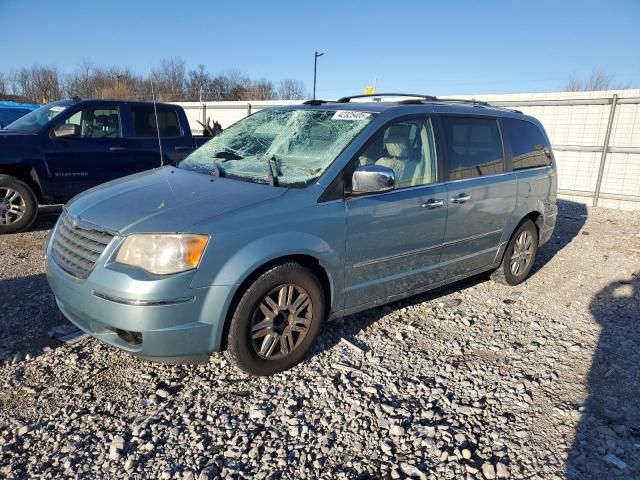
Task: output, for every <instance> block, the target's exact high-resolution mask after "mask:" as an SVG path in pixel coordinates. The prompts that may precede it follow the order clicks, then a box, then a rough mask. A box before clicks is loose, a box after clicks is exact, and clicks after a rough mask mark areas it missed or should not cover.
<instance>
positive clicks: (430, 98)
mask: <svg viewBox="0 0 640 480" xmlns="http://www.w3.org/2000/svg"><path fill="white" fill-rule="evenodd" d="M374 97H375V98H377V97H416V98H421V99H423V100H428V101H432V102H433V101H436V100H437V98H436V97H434V96H433V95H414V94H411V93H374V94H365V95H351V96H350V97H342V98H339V99H338V100H337V101H338V102H339V103H347V102H350V101H351V100H353V99H354V98H374Z"/></svg>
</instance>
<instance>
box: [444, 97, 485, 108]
mask: <svg viewBox="0 0 640 480" xmlns="http://www.w3.org/2000/svg"><path fill="white" fill-rule="evenodd" d="M437 100H438V102H451V103H470V104H472V105H482V106H483V107H493V105H491V104H490V103H489V102H483V101H481V100H476V99H475V98H472V99H471V100H469V99H467V98H438V99H437Z"/></svg>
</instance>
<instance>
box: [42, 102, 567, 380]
mask: <svg viewBox="0 0 640 480" xmlns="http://www.w3.org/2000/svg"><path fill="white" fill-rule="evenodd" d="M376 96H379V95H376ZM410 97H415V96H410ZM352 98H353V97H345V98H343V99H340V100H338V101H320V100H313V101H309V102H306V103H305V104H303V105H296V106H287V107H281V108H274V109H264V110H261V111H259V112H258V113H255V114H254V115H251V116H249V117H247V118H245V119H243V120H241V121H239V122H237V123H235V124H233V125H231V126H230V127H229V128H228V129H226V130H225V131H224V132H222V133H221V134H220V135H219V136H216V137H215V138H214V139H213V140H211V141H210V142H209V143H207V144H206V145H204V146H203V147H202V148H199V149H198V150H196V151H195V152H193V153H192V154H191V155H190V156H189V157H187V158H186V159H185V160H183V161H182V162H180V164H179V165H178V166H177V167H173V166H168V167H165V168H162V169H155V170H153V171H149V172H144V173H140V174H138V175H135V176H132V177H129V178H126V179H120V180H116V181H113V182H110V183H108V184H106V185H102V186H100V187H98V188H96V189H94V190H92V191H91V192H85V193H83V194H81V195H79V196H77V197H76V198H74V199H73V201H71V202H70V203H69V204H68V205H67V206H66V207H65V209H64V212H63V214H62V216H61V217H60V220H59V221H58V223H57V225H56V227H55V228H54V229H53V231H52V232H51V234H50V236H49V240H48V241H47V242H46V253H45V254H46V258H47V260H46V274H47V277H48V280H49V284H50V285H51V288H52V290H53V293H54V294H55V297H56V301H57V304H58V307H59V308H60V310H61V311H62V313H63V314H64V315H65V316H66V317H67V318H68V319H69V320H70V321H71V322H73V323H74V324H75V325H77V326H78V327H79V328H81V329H83V330H84V331H86V332H88V333H90V334H91V335H93V336H94V337H96V338H98V339H100V340H101V341H103V342H106V343H108V344H110V345H113V346H115V347H118V348H121V349H123V350H125V351H127V352H130V353H132V354H134V355H138V356H140V357H143V358H147V359H151V360H161V361H168V362H179V363H185V362H194V361H206V359H207V355H208V354H209V352H213V351H218V350H224V351H225V354H226V355H227V356H228V357H229V359H230V360H231V361H232V362H233V363H234V364H235V365H237V366H239V367H240V368H242V369H244V370H245V371H247V372H249V373H252V374H256V375H270V374H273V373H276V372H279V371H282V370H284V369H286V368H289V367H291V366H293V365H295V364H296V363H297V362H299V361H300V360H301V359H302V358H303V357H304V355H305V354H306V352H307V351H308V350H309V349H310V348H311V345H312V344H313V343H314V340H315V338H316V336H317V334H318V331H319V329H320V327H321V325H322V324H323V322H324V321H325V320H327V319H329V318H336V317H342V316H345V315H349V314H352V313H355V312H358V311H361V310H365V309H367V308H371V307H375V306H378V305H382V304H385V303H388V302H391V301H394V300H398V299H401V298H404V297H408V296H410V295H415V294H417V293H420V292H423V291H425V290H429V289H432V288H435V287H438V286H441V285H444V284H447V283H451V282H455V281H457V280H460V279H462V278H465V277H469V276H471V275H476V274H479V273H481V272H485V271H493V278H495V279H496V280H498V281H500V282H503V283H506V284H508V285H517V284H519V283H521V282H523V281H524V280H525V279H526V277H527V275H528V274H529V272H530V271H531V267H532V265H533V262H534V259H535V256H536V251H537V248H538V246H539V245H543V244H544V243H545V242H547V241H548V240H549V238H550V237H551V234H552V232H553V228H554V225H555V221H556V215H557V209H556V193H557V177H556V167H555V161H554V159H553V152H552V151H551V145H550V143H549V139H548V138H547V135H546V134H545V132H544V128H543V127H542V125H541V124H540V122H538V121H537V120H536V119H535V118H533V117H529V116H527V115H523V114H522V113H521V112H517V111H512V110H506V109H502V108H494V107H492V106H490V105H488V104H482V103H479V102H464V101H454V100H450V99H449V100H439V99H437V98H435V97H428V96H424V97H421V98H409V99H407V100H401V101H394V102H380V103H377V102H362V103H355V102H351V99H352Z"/></svg>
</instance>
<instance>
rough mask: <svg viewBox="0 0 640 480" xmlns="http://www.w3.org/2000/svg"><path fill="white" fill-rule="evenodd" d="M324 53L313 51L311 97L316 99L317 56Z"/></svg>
mask: <svg viewBox="0 0 640 480" xmlns="http://www.w3.org/2000/svg"><path fill="white" fill-rule="evenodd" d="M322 55H324V53H318V52H314V54H313V99H314V100H315V99H316V71H317V70H318V57H321V56H322Z"/></svg>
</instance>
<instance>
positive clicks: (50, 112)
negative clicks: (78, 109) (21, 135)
mask: <svg viewBox="0 0 640 480" xmlns="http://www.w3.org/2000/svg"><path fill="white" fill-rule="evenodd" d="M69 103H70V102H56V103H50V104H49V105H45V106H44V107H41V108H38V109H37V110H34V111H33V112H31V113H27V114H26V115H25V116H24V117H22V118H19V119H18V120H16V121H15V122H13V123H10V124H9V125H7V126H6V127H5V129H6V130H16V131H20V132H26V133H35V132H38V131H39V130H40V129H41V128H42V127H44V126H45V125H46V124H47V123H49V122H50V121H51V120H53V119H54V118H55V117H57V116H58V115H60V114H61V113H62V112H64V111H65V110H66V109H67V107H68V106H69Z"/></svg>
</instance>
